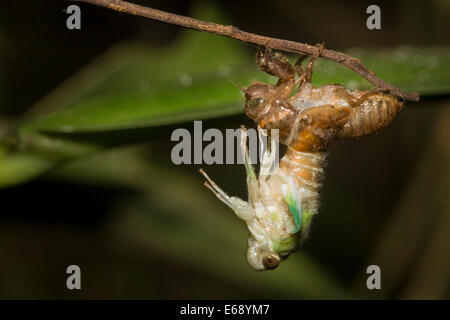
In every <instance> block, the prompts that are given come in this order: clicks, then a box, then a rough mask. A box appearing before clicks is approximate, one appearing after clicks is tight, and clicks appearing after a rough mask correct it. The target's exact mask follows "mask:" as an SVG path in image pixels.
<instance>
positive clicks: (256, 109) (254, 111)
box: [245, 97, 266, 120]
mask: <svg viewBox="0 0 450 320" xmlns="http://www.w3.org/2000/svg"><path fill="white" fill-rule="evenodd" d="M265 104H266V99H264V98H262V97H259V98H253V99H250V100H248V102H247V104H246V106H245V113H246V114H247V116H248V117H249V118H250V119H253V120H256V119H257V118H258V116H259V113H260V112H261V110H262V108H264V106H265Z"/></svg>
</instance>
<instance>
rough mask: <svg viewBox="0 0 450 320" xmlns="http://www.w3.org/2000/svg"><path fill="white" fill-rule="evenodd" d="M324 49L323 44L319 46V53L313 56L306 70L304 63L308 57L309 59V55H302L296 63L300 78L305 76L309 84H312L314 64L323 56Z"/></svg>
mask: <svg viewBox="0 0 450 320" xmlns="http://www.w3.org/2000/svg"><path fill="white" fill-rule="evenodd" d="M323 49H324V45H323V43H320V44H318V45H317V51H316V52H315V53H314V54H313V55H312V56H311V59H309V61H308V64H307V65H306V69H303V66H302V63H303V61H304V60H305V59H306V58H307V57H309V56H308V55H301V56H300V58H298V60H297V62H296V63H295V71H296V72H297V74H298V75H299V76H300V77H302V76H303V75H304V76H305V81H306V82H307V83H311V80H312V73H313V68H314V62H315V61H316V60H317V58H319V57H320V56H321V55H322V52H323Z"/></svg>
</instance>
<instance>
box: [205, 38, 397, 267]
mask: <svg viewBox="0 0 450 320" xmlns="http://www.w3.org/2000/svg"><path fill="white" fill-rule="evenodd" d="M321 49H322V48H321V47H320V48H319V51H318V54H317V55H315V56H313V57H312V58H311V60H310V61H309V63H308V65H307V68H306V70H303V68H302V66H301V62H302V61H303V60H304V58H305V57H303V56H302V57H301V58H300V59H299V60H298V62H297V63H296V65H295V66H292V65H290V64H289V62H288V61H287V60H286V59H284V58H283V57H282V56H281V55H279V54H276V53H275V54H273V53H272V52H271V51H270V50H269V49H267V48H266V50H259V51H258V52H257V54H256V60H257V63H258V65H259V66H260V68H261V69H262V70H263V71H265V72H268V73H270V74H272V75H275V76H277V77H278V78H279V81H278V83H277V84H276V85H268V84H265V83H261V82H254V83H253V84H252V85H250V86H249V87H248V88H247V90H245V96H246V104H245V109H244V111H245V113H246V114H247V116H248V117H249V118H251V119H252V120H254V121H255V122H256V123H257V124H258V127H259V128H263V129H277V130H279V138H280V142H281V143H283V144H285V145H287V151H286V153H285V154H284V156H283V157H282V158H281V160H280V163H279V167H278V169H277V170H275V171H274V172H272V173H271V174H270V175H261V174H260V175H259V176H258V177H257V176H256V174H255V172H254V170H253V167H252V165H251V164H250V161H249V156H248V151H247V147H246V134H245V130H244V134H243V135H242V139H241V148H242V150H243V158H244V160H245V167H246V171H247V185H248V190H249V199H248V201H243V200H241V199H239V198H235V197H229V196H228V195H226V194H225V193H224V192H223V191H222V190H221V189H220V188H219V187H218V186H217V185H216V184H215V183H214V182H213V181H212V180H211V179H210V178H209V177H208V176H207V175H206V174H205V173H204V172H203V171H202V173H203V174H204V175H205V176H206V178H207V179H208V183H207V186H208V187H209V188H210V189H211V190H212V191H213V192H214V193H215V194H216V195H217V197H218V198H219V199H220V200H222V201H223V202H224V203H226V204H227V205H228V206H229V207H231V208H232V209H233V210H234V212H235V213H236V215H237V216H238V217H240V218H241V219H243V220H245V221H246V223H247V226H248V229H249V231H250V237H249V241H248V252H247V260H248V262H249V264H250V265H251V266H252V267H253V268H254V269H256V270H264V269H273V268H275V267H276V266H278V264H279V262H280V261H281V260H282V259H284V258H286V257H287V256H288V255H289V254H290V253H292V252H293V251H295V250H296V249H297V247H298V245H299V243H300V242H301V241H302V240H303V239H305V238H306V236H307V235H308V233H309V229H310V225H311V220H312V218H313V216H314V215H315V214H316V213H317V212H318V207H319V188H320V186H321V181H322V179H323V175H324V162H325V157H326V153H325V152H326V148H327V146H328V143H329V142H330V141H331V140H332V139H349V138H357V137H360V136H363V135H367V134H370V133H373V132H376V131H377V130H379V129H380V128H382V127H384V126H386V125H388V124H389V123H390V122H391V120H392V119H393V118H394V117H395V116H396V115H397V114H398V112H399V111H400V110H401V109H402V108H403V103H402V102H401V101H399V100H398V99H397V98H396V97H394V96H393V95H391V94H389V93H386V92H385V91H384V90H382V89H378V88H376V89H373V90H371V91H358V90H355V91H348V90H346V89H345V88H344V87H342V86H340V85H325V86H322V87H319V88H315V87H313V86H312V85H311V76H312V68H313V63H314V60H315V59H316V58H317V57H318V55H319V54H320V50H321ZM296 72H297V73H298V75H299V78H297V79H296V78H295V73H296ZM297 86H299V88H298V91H297V92H296V93H295V94H293V95H292V91H293V90H294V89H295V87H297ZM269 131H270V130H269ZM276 143H277V141H276V140H275V139H273V138H271V144H272V147H271V149H270V151H266V152H265V154H264V157H263V160H262V164H261V165H262V166H271V165H273V163H270V162H271V161H272V162H273V161H275V160H274V157H273V154H272V153H273V152H275V151H274V150H276V147H277V146H276Z"/></svg>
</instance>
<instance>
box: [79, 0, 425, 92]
mask: <svg viewBox="0 0 450 320" xmlns="http://www.w3.org/2000/svg"><path fill="white" fill-rule="evenodd" d="M78 1H81V2H87V3H91V4H95V5H97V6H101V7H106V8H109V9H113V10H116V11H120V12H125V13H129V14H132V15H136V16H141V17H145V18H149V19H153V20H158V21H162V22H165V23H170V24H174V25H178V26H182V27H185V28H189V29H194V30H199V31H206V32H210V33H214V34H218V35H222V36H226V37H229V38H233V39H236V40H240V41H243V42H248V43H253V44H257V45H261V46H264V45H266V44H267V43H268V44H269V45H270V47H271V48H274V49H277V50H281V51H286V52H293V53H301V54H308V55H312V54H314V53H315V52H316V51H317V47H316V46H312V45H308V44H305V43H300V42H294V41H289V40H283V39H277V38H271V37H265V36H260V35H257V34H252V33H249V32H245V31H242V30H240V29H238V28H236V27H234V26H225V25H222V24H217V23H213V22H208V21H202V20H198V19H193V18H189V17H184V16H180V15H177V14H173V13H168V12H165V11H161V10H157V9H153V8H149V7H143V6H139V5H136V4H133V3H129V2H125V1H121V0H78ZM321 56H322V57H323V58H325V59H328V60H332V61H336V62H338V63H340V64H342V65H344V66H346V67H347V68H349V69H351V70H353V71H355V72H357V73H358V74H359V75H361V76H362V77H363V78H365V79H367V80H368V81H370V82H371V83H373V84H374V85H375V86H377V87H379V88H383V89H388V90H389V91H390V92H391V93H392V94H394V95H396V96H398V97H400V98H402V99H405V100H410V101H419V94H418V93H416V92H412V93H409V92H405V91H403V90H400V89H399V88H397V87H394V86H393V85H391V84H389V83H387V82H384V81H383V80H381V79H379V78H377V76H376V75H375V73H373V72H372V71H371V70H369V69H367V68H366V67H365V66H364V65H363V64H362V63H361V61H360V60H359V59H357V58H353V57H351V56H349V55H346V54H345V53H342V52H337V51H333V50H329V49H325V50H323V52H322V55H321Z"/></svg>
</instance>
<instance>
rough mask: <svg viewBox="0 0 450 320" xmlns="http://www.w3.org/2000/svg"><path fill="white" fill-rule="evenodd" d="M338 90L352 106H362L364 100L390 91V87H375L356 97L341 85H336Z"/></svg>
mask: <svg viewBox="0 0 450 320" xmlns="http://www.w3.org/2000/svg"><path fill="white" fill-rule="evenodd" d="M336 91H337V92H338V94H339V95H340V96H341V97H342V98H344V99H345V100H346V101H347V103H348V105H349V106H350V107H352V108H356V107H358V106H360V105H361V104H362V103H363V102H364V101H366V100H367V99H368V98H369V97H370V96H372V95H374V94H377V93H381V92H389V89H382V88H373V89H372V90H369V91H367V92H365V93H364V94H363V95H362V96H361V97H359V98H356V97H355V96H353V95H352V94H351V93H349V92H348V91H347V90H346V89H345V88H344V87H341V86H338V87H336Z"/></svg>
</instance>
